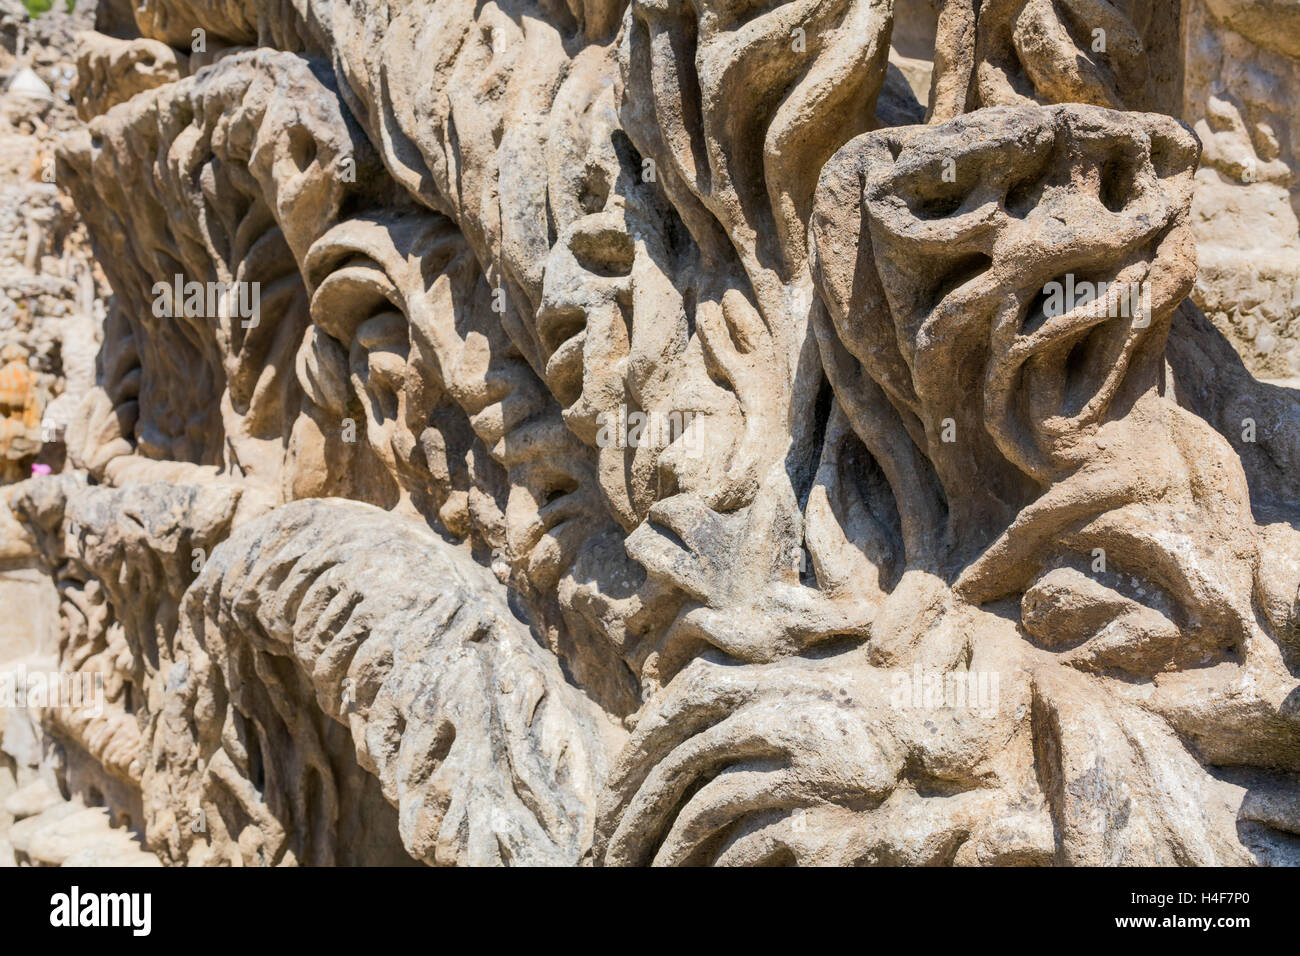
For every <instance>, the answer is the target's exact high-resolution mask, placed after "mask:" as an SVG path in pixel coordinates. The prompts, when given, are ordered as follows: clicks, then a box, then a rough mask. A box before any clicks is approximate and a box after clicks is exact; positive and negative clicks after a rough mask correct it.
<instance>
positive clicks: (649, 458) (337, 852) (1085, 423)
mask: <svg viewBox="0 0 1300 956" xmlns="http://www.w3.org/2000/svg"><path fill="white" fill-rule="evenodd" d="M1262 6H1267V4H1262V3H1226V2H1223V3H1221V2H1217V0H1188V3H1186V4H1182V5H1180V4H1179V3H1176V2H1173V0H1168V2H1166V0H1162V2H1160V3H1156V4H1140V3H1104V2H1099V0H1098V2H1093V0H1063V2H1057V3H1050V2H1047V0H987V2H984V3H976V2H971V0H943V2H939V3H930V2H928V0H898V2H894V0H834V2H814V0H791V2H778V3H772V4H767V5H760V6H745V5H743V4H742V5H736V4H727V3H722V2H719V0H708V2H700V3H694V4H692V3H685V2H679V0H630V2H628V3H623V2H620V0H583V2H579V0H566V2H565V3H550V2H546V3H543V2H539V0H497V2H487V3H483V2H477V0H412V2H409V3H405V4H398V5H389V4H383V3H376V2H371V0H358V2H351V3H344V2H342V0H284V2H280V3H276V4H262V3H252V2H223V3H207V2H199V0H166V2H160V0H144V2H142V3H140V4H139V5H138V7H137V9H136V10H135V14H134V15H135V31H134V32H135V33H137V34H138V36H135V37H132V38H123V37H109V36H106V35H103V34H89V35H86V36H85V37H83V40H82V42H83V52H82V54H81V57H80V61H79V62H80V70H81V76H80V79H79V80H78V84H77V87H76V89H77V99H78V103H77V107H78V110H79V115H80V116H81V117H82V119H83V120H84V121H85V129H84V130H83V131H80V132H79V133H78V135H76V136H74V137H69V138H68V139H67V140H66V141H65V142H64V144H63V146H62V147H61V149H60V151H59V155H58V180H59V182H60V184H61V186H62V187H63V188H64V189H66V190H67V191H68V193H69V194H70V195H71V196H72V197H73V199H74V201H75V203H76V207H77V210H78V211H79V213H80V214H81V215H82V216H83V217H84V219H85V221H86V223H87V226H88V229H89V233H90V235H91V237H92V240H93V241H94V244H95V249H96V254H97V257H98V261H99V262H100V263H101V264H102V268H103V270H104V272H105V274H106V275H107V278H108V280H109V282H110V284H111V286H112V289H113V294H114V295H113V300H112V302H111V305H110V307H109V309H108V311H107V314H106V316H105V317H104V320H103V345H102V347H101V350H100V354H99V358H98V362H97V369H96V383H95V386H94V388H92V389H91V390H90V391H89V392H88V394H87V395H86V396H85V398H84V401H83V402H82V403H81V405H80V407H79V411H78V413H77V416H76V419H75V421H73V422H72V423H71V425H70V426H69V428H68V429H67V434H66V455H67V465H66V467H65V468H64V470H63V473H61V474H52V475H47V476H41V477H34V478H31V479H30V480H28V481H26V482H24V483H23V484H21V485H19V486H17V487H16V488H15V489H14V490H13V491H12V493H11V494H10V495H9V496H8V507H9V509H10V511H11V513H12V516H13V521H12V524H13V526H14V527H15V528H18V527H20V526H21V528H22V529H23V530H22V532H21V533H22V534H23V535H25V536H26V538H24V541H25V542H26V544H25V545H24V547H26V548H27V549H28V550H29V551H30V552H31V553H33V554H39V556H40V560H41V562H42V565H43V567H44V568H45V569H46V572H47V573H48V575H49V576H50V577H51V579H53V580H54V581H56V582H57V583H58V586H59V592H60V600H61V605H62V608H63V612H62V613H63V624H62V633H61V636H60V643H59V652H58V667H59V668H60V669H61V670H62V671H65V672H68V673H94V674H100V675H103V678H102V679H103V681H104V685H105V688H106V700H105V706H104V708H103V711H102V713H99V714H97V715H95V716H94V717H89V716H86V715H83V714H75V713H73V714H70V713H68V712H66V711H59V710H57V709H56V708H53V707H51V708H48V709H47V710H46V711H45V712H44V715H43V717H42V721H41V722H42V726H43V728H44V732H45V733H47V734H48V735H50V738H51V739H52V740H54V741H57V742H58V746H59V747H60V748H62V750H63V752H65V754H67V755H69V756H65V757H64V758H63V759H64V761H65V763H66V765H67V766H73V765H75V766H76V767H78V768H82V769H79V770H77V772H76V773H72V774H65V776H66V777H67V781H65V783H67V786H68V787H69V788H70V789H73V790H75V789H77V782H78V781H83V780H89V779H91V778H93V777H94V768H96V767H98V768H102V775H103V778H104V780H105V781H107V780H110V779H111V781H112V783H111V785H110V784H108V783H103V784H102V785H96V786H97V793H98V794H99V796H100V797H101V798H102V799H103V800H104V801H105V802H106V803H107V804H108V805H109V806H110V807H111V808H113V809H115V810H120V812H121V813H123V814H125V815H126V816H127V817H128V818H129V820H130V822H131V824H132V826H134V827H135V828H136V829H138V830H139V831H140V834H141V839H142V841H143V844H144V845H145V846H146V847H147V848H148V849H149V850H150V851H151V852H152V853H154V854H155V855H157V856H158V857H159V858H160V859H161V860H162V861H163V862H165V863H170V864H187V865H282V864H302V865H309V864H315V865H320V864H391V863H396V862H402V863H413V862H422V863H427V864H435V865H488V864H492V865H496V864H505V865H509V864H523V865H577V864H583V865H604V866H621V865H649V864H656V865H698V864H749V865H758V864H762V865H784V864H799V865H809V864H877V865H878V864H885V865H931V864H956V865H1007V864H1015V865H1130V864H1180V865H1210V864H1230V865H1246V864H1265V865H1282V864H1292V865H1294V864H1298V863H1300V784H1298V783H1297V781H1300V708H1298V707H1297V701H1298V700H1300V530H1298V528H1300V523H1298V522H1300V485H1298V484H1297V481H1296V474H1297V471H1296V468H1297V467H1300V395H1297V393H1296V392H1295V391H1294V390H1293V389H1289V388H1286V387H1284V386H1281V385H1276V384H1268V383H1263V382H1260V381H1258V380H1256V379H1255V378H1254V377H1252V375H1251V374H1250V372H1249V371H1248V370H1247V367H1246V366H1245V365H1243V363H1242V360H1241V359H1240V358H1239V357H1238V355H1237V354H1236V353H1235V352H1234V351H1233V349H1232V346H1231V345H1230V344H1229V341H1228V340H1227V339H1225V337H1224V335H1223V334H1222V333H1221V332H1220V331H1219V330H1218V329H1217V328H1216V325H1215V324H1214V322H1212V321H1210V320H1209V319H1207V317H1206V315H1204V314H1203V313H1202V312H1201V311H1200V310H1199V309H1198V307H1197V306H1196V305H1195V304H1194V303H1193V302H1192V300H1191V299H1189V295H1190V294H1191V293H1192V292H1193V290H1194V288H1197V286H1196V283H1197V281H1198V273H1197V244H1198V242H1200V243H1202V244H1204V243H1205V242H1206V241H1207V240H1206V234H1205V231H1204V229H1203V226H1204V218H1203V216H1204V212H1203V211H1204V209H1205V208H1207V203H1213V202H1224V203H1227V204H1229V205H1231V204H1232V202H1233V201H1234V200H1233V198H1232V197H1231V196H1229V197H1227V198H1224V197H1223V196H1222V195H1221V194H1220V193H1217V192H1213V191H1209V192H1206V191H1198V190H1200V189H1201V187H1202V186H1203V185H1204V184H1205V182H1206V177H1205V175H1204V169H1205V168H1206V167H1205V166H1202V167H1201V169H1202V172H1201V173H1198V164H1201V163H1202V150H1203V145H1204V146H1205V148H1206V149H1207V151H1208V152H1207V157H1208V166H1209V168H1213V169H1216V170H1220V171H1222V169H1224V168H1226V167H1225V166H1224V164H1225V163H1230V162H1231V160H1230V159H1229V158H1226V157H1229V154H1231V152H1232V148H1233V143H1235V142H1236V140H1232V142H1229V141H1228V140H1227V139H1224V140H1219V139H1213V138H1207V137H1206V132H1205V130H1204V129H1202V127H1201V125H1198V126H1197V128H1196V130H1195V131H1194V130H1193V129H1191V128H1190V127H1189V126H1188V125H1185V124H1184V123H1182V122H1180V120H1179V118H1178V117H1180V116H1181V115H1182V111H1183V109H1184V101H1183V93H1184V83H1185V82H1186V83H1189V84H1190V83H1193V82H1201V81H1202V80H1203V79H1204V77H1203V75H1201V74H1197V73H1196V70H1199V69H1201V67H1199V66H1196V65H1195V64H1196V63H1200V62H1201V61H1200V60H1196V59H1195V58H1189V57H1188V56H1185V55H1184V53H1185V51H1184V50H1183V48H1182V46H1181V41H1180V40H1179V36H1180V35H1181V34H1180V33H1179V23H1180V18H1182V17H1183V16H1187V17H1192V18H1193V19H1194V22H1196V23H1201V22H1202V20H1198V19H1195V18H1198V17H1199V18H1203V17H1204V16H1213V17H1215V18H1218V20H1219V21H1222V22H1223V23H1225V24H1227V25H1228V28H1230V29H1231V30H1234V31H1238V32H1240V33H1241V35H1242V36H1248V37H1256V35H1257V34H1260V31H1261V28H1260V26H1259V23H1260V20H1259V8H1260V7H1262ZM1189 10H1190V12H1188V11H1189ZM1207 10H1208V11H1209V13H1208V14H1207V13H1206V11H1207ZM1293 21H1294V18H1291V19H1288V20H1285V21H1284V23H1283V26H1284V27H1285V29H1284V30H1280V28H1279V31H1275V32H1282V33H1284V34H1285V35H1284V36H1278V37H1274V38H1272V39H1270V40H1269V41H1268V42H1269V43H1271V44H1273V45H1274V46H1276V45H1278V44H1280V45H1281V47H1282V48H1281V49H1279V50H1277V51H1276V55H1277V56H1278V57H1291V56H1293V55H1294V52H1295V51H1294V50H1293V49H1292V47H1300V34H1297V33H1296V31H1297V30H1298V29H1300V24H1297V23H1296V22H1293ZM1265 32H1270V31H1268V30H1266V31H1265ZM1292 34H1296V35H1295V36H1292ZM927 37H928V38H930V39H929V40H927ZM927 42H930V43H932V45H933V49H932V51H930V52H929V53H928V54H927V53H925V51H924V49H923V47H924V45H925V44H926V43H927ZM1225 42H1229V41H1225ZM1230 42H1231V43H1235V42H1236V41H1235V40H1234V41H1230ZM1255 42H1259V43H1263V42H1265V41H1264V40H1263V39H1258V38H1257V39H1256V41H1255ZM900 47H901V50H900ZM1270 48H1271V47H1270ZM1279 62H1280V61H1279ZM1288 75H1289V74H1288ZM1198 76H1200V79H1197V77H1198ZM927 77H929V80H928V85H929V89H928V102H922V99H925V97H922V98H920V99H918V98H917V97H916V96H915V91H914V88H915V87H916V86H918V85H923V84H925V83H926V82H927V80H926V78H927ZM1293 92H1294V91H1293ZM1244 95H1246V96H1247V99H1249V96H1251V95H1253V94H1251V93H1249V92H1247V93H1246V94H1244ZM1265 114H1267V110H1265V111H1263V112H1258V111H1257V112H1256V113H1252V114H1251V115H1252V117H1253V119H1252V120H1251V122H1252V123H1253V124H1254V125H1253V126H1252V127H1251V129H1252V130H1254V132H1253V133H1252V134H1251V135H1252V137H1253V140H1252V141H1257V140H1259V137H1260V136H1264V138H1265V139H1268V137H1267V136H1265V132H1264V131H1265V127H1267V126H1268V125H1269V122H1270V121H1269V120H1268V119H1267V117H1266V115H1265ZM1216 115H1217V114H1216ZM1268 115H1272V114H1268ZM1243 128H1244V127H1243ZM1198 134H1200V138H1198ZM1225 135H1226V134H1225ZM1238 138H1240V137H1238ZM1229 139H1231V137H1229ZM1268 142H1269V143H1271V144H1272V145H1271V146H1269V149H1275V150H1276V151H1278V153H1279V155H1280V156H1285V160H1282V159H1278V160H1277V162H1278V163H1280V164H1281V165H1279V166H1278V168H1279V169H1280V168H1282V166H1286V165H1288V164H1290V166H1294V164H1295V162H1296V161H1297V155H1296V153H1295V152H1294V150H1293V149H1292V146H1291V144H1290V141H1289V140H1287V141H1286V142H1283V141H1282V139H1281V138H1279V137H1274V138H1273V139H1268ZM1238 145H1239V144H1238ZM1258 148H1259V144H1258V142H1256V149H1258ZM1270 168H1271V167H1270ZM1278 177H1280V178H1278V179H1277V182H1278V183H1279V184H1280V183H1282V182H1283V181H1284V180H1285V183H1286V184H1288V188H1289V184H1290V178H1289V177H1290V174H1289V173H1286V174H1285V175H1283V174H1282V173H1279V174H1278ZM1216 197H1217V198H1216ZM1233 209H1234V215H1236V216H1237V217H1238V218H1239V219H1240V220H1241V221H1243V222H1245V221H1247V220H1248V218H1249V217H1250V216H1251V215H1252V214H1253V210H1254V209H1255V207H1254V206H1252V205H1249V204H1247V205H1243V206H1241V207H1236V206H1233ZM1250 221H1251V222H1254V220H1253V219H1252V220H1250ZM1225 288H1227V287H1226V286H1225V285H1224V284H1223V283H1222V282H1218V280H1216V284H1214V290H1217V291H1212V295H1218V296H1220V297H1222V295H1223V294H1224V291H1223V290H1224V289H1225ZM1209 295H1211V293H1206V292H1205V287H1204V284H1203V286H1202V288H1201V291H1200V292H1198V298H1199V299H1200V300H1201V301H1206V300H1207V296H1209ZM1275 298H1276V301H1282V299H1283V298H1284V296H1283V295H1282V294H1281V293H1278V294H1277V297H1275ZM1216 301H1217V300H1216ZM1215 310H1216V311H1215V315H1214V316H1212V317H1213V318H1216V320H1217V321H1219V322H1221V323H1222V322H1224V321H1226V320H1225V319H1223V318H1222V316H1221V315H1220V313H1222V314H1223V315H1226V314H1228V313H1229V312H1230V311H1231V309H1229V308H1228V307H1226V306H1224V307H1222V308H1221V307H1219V306H1215ZM1293 317H1294V311H1293V310H1292V311H1291V312H1290V313H1288V314H1287V316H1286V317H1285V321H1286V322H1290V321H1291V320H1292V319H1293ZM1281 321H1283V319H1281V318H1278V322H1281ZM1246 364H1247V365H1251V366H1254V367H1258V365H1257V363H1255V361H1254V359H1253V357H1251V356H1247V363H1246ZM1270 368H1272V366H1270ZM0 527H4V525H0ZM87 768H88V769H87ZM68 781H70V782H68ZM85 786H88V785H83V789H84V788H85Z"/></svg>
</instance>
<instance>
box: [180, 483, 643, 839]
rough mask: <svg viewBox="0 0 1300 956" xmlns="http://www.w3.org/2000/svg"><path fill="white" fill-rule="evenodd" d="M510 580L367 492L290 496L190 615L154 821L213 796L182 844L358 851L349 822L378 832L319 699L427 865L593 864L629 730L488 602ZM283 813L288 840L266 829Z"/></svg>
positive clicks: (247, 529) (198, 587)
mask: <svg viewBox="0 0 1300 956" xmlns="http://www.w3.org/2000/svg"><path fill="white" fill-rule="evenodd" d="M494 584H495V581H493V580H492V578H491V576H490V574H488V573H487V572H486V570H485V569H483V568H481V567H479V566H477V565H475V564H474V563H473V562H472V561H469V560H467V556H466V555H465V554H464V553H463V552H458V551H456V550H455V549H453V548H451V547H450V546H448V545H446V544H445V543H443V542H441V541H439V540H438V539H436V538H435V537H433V536H432V535H429V534H419V533H416V532H414V531H413V530H412V529H411V527H410V526H409V525H408V524H406V523H405V522H402V521H398V520H394V519H392V518H390V517H389V516H388V515H386V514H385V513H384V512H382V511H380V510H378V509H375V508H373V507H370V506H367V505H362V504H358V503H354V502H345V501H340V500H328V501H311V502H298V503H294V504H290V505H287V506H285V507H284V508H281V509H278V510H276V511H274V512H272V513H270V514H269V515H267V516H265V517H264V518H262V519H260V520H258V521H255V522H252V523H250V524H247V525H245V526H244V527H243V528H241V529H240V530H239V531H238V532H236V534H235V535H233V536H232V537H231V539H230V540H229V541H227V542H225V543H224V544H223V545H222V546H221V547H219V548H217V549H216V550H215V551H214V552H213V555H212V559H211V560H210V561H209V562H208V564H207V566H206V567H205V569H204V571H203V573H202V574H201V575H200V576H199V579H198V580H197V581H196V582H195V584H194V586H193V588H192V589H191V590H190V592H189V594H188V595H187V597H186V600H185V604H184V606H183V608H182V611H181V617H182V621H181V628H180V633H179V637H178V646H179V648H180V650H181V653H180V655H179V656H178V659H177V663H176V664H175V665H174V667H173V670H172V672H171V674H170V676H169V677H168V682H167V688H168V690H167V702H166V704H165V707H164V709H165V713H164V717H163V727H162V729H161V730H160V734H159V739H158V740H157V741H156V742H155V753H156V755H157V760H158V764H157V769H156V770H155V774H156V776H157V778H158V779H160V780H165V781H167V782H168V783H169V784H170V785H171V788H172V789H171V791H170V793H169V794H168V796H167V797H166V798H165V802H166V803H167V804H168V806H167V807H166V808H165V809H160V810H159V813H158V819H160V820H162V821H164V822H165V821H167V820H168V819H169V818H170V817H171V816H173V815H174V816H175V817H177V818H178V819H179V818H181V817H182V816H183V815H184V813H185V809H186V808H187V807H190V808H192V807H193V806H194V805H195V804H197V805H198V806H200V807H203V808H205V809H206V810H207V815H208V819H209V820H211V821H213V829H212V833H211V836H210V837H205V836H203V835H201V834H193V833H189V832H186V830H185V829H184V828H182V829H181V833H182V837H181V839H182V842H181V843H180V844H179V845H173V846H171V847H170V850H171V852H172V853H174V854H176V855H177V856H178V857H179V858H181V859H188V860H190V861H191V862H198V861H200V860H205V861H212V862H215V861H216V860H217V859H222V858H227V857H231V856H233V857H234V858H235V859H236V860H238V859H243V861H244V862H248V863H251V862H258V861H259V860H265V862H287V861H288V860H289V859H296V860H298V861H299V862H316V863H323V862H329V861H331V860H336V859H339V857H338V856H337V854H339V853H342V852H344V847H343V842H342V836H343V833H342V828H343V827H344V826H345V825H350V826H351V827H353V830H352V831H351V832H352V833H353V834H354V835H361V836H364V835H366V834H367V830H368V828H367V826H366V822H365V821H364V820H352V821H348V820H346V819H344V816H345V813H346V811H348V810H351V811H352V812H357V811H359V810H360V809H362V808H360V807H357V806H352V807H346V806H345V805H344V802H345V801H346V799H347V796H346V794H345V793H344V790H343V781H342V780H337V781H336V780H335V779H334V774H335V773H336V771H335V769H334V768H335V767H336V766H337V760H338V754H337V749H336V748H337V743H338V741H337V739H336V737H337V734H336V733H334V732H332V731H331V730H330V728H329V727H327V726H323V725H322V724H320V723H319V722H316V721H313V720H312V719H311V718H310V717H309V716H307V715H305V714H304V713H303V712H301V711H300V710H299V709H298V703H299V702H300V701H302V700H303V699H304V696H303V695H304V694H306V695H307V699H311V700H313V701H314V702H315V704H316V706H318V707H319V708H320V713H322V714H324V715H325V717H326V721H327V723H328V722H329V721H333V722H336V724H335V729H336V730H339V731H341V730H342V728H343V727H346V728H347V729H348V731H350V733H351V739H352V741H353V743H354V745H355V750H356V757H355V759H356V762H357V763H358V764H359V765H360V766H361V767H363V768H365V769H366V770H368V771H370V772H371V773H373V774H375V775H376V776H377V777H378V780H379V782H380V784H381V786H382V789H383V794H384V796H385V798H387V800H388V801H389V802H390V803H391V804H393V806H395V807H396V808H397V811H398V823H399V830H400V834H401V838H402V843H403V845H404V846H405V847H406V849H407V850H408V851H409V852H410V854H411V855H412V856H413V857H415V858H416V859H420V860H424V861H426V862H428V863H442V864H450V863H462V864H463V863H478V864H485V863H534V864H539V863H550V864H554V863H576V862H578V861H579V860H580V859H581V857H582V856H583V854H584V852H585V850H586V849H587V847H588V845H589V841H590V833H591V824H592V821H591V816H590V812H589V809H588V808H589V807H590V805H591V803H592V801H593V799H594V795H595V789H596V787H597V786H598V784H599V781H600V780H602V779H603V776H604V768H605V765H606V760H607V757H606V753H607V750H608V748H609V747H610V746H611V745H612V744H613V743H615V742H616V741H617V739H618V731H617V729H616V728H615V725H613V724H612V722H610V721H609V719H608V718H607V717H606V716H605V715H604V714H602V713H601V712H600V711H599V710H598V709H597V708H595V707H594V706H593V705H592V704H591V703H590V701H588V700H586V699H585V698H584V697H583V696H582V695H581V694H580V693H578V692H577V691H575V690H574V689H573V688H572V687H570V686H568V684H566V682H565V680H564V677H563V676H562V675H561V673H560V671H559V668H558V666H557V665H556V662H555V660H554V658H553V657H551V656H550V655H549V654H548V653H547V652H546V651H545V650H543V649H542V648H539V647H538V646H537V645H536V644H535V643H534V642H533V640H532V638H531V637H530V636H529V635H528V633H527V631H526V629H525V628H524V627H522V626H521V625H520V624H519V622H518V621H516V620H515V619H514V618H513V616H512V615H511V613H510V611H509V610H508V609H507V608H506V606H505V604H504V602H501V601H499V600H498V601H494V600H491V599H490V597H489V595H491V594H492V593H493V589H492V585H494ZM271 821H273V826H274V832H276V833H277V834H280V835H281V839H280V841H278V842H276V843H275V845H274V846H272V845H268V844H267V843H265V842H264V841H263V840H262V839H261V837H260V836H256V834H258V833H260V832H265V831H266V829H267V828H268V823H269V822H271ZM373 834H374V838H376V839H377V838H378V837H379V836H380V835H381V834H382V827H381V826H379V825H376V826H375V828H374V831H373ZM250 837H251V839H250ZM336 840H337V841H338V842H337V843H336V842H334V841H336ZM259 854H260V856H259Z"/></svg>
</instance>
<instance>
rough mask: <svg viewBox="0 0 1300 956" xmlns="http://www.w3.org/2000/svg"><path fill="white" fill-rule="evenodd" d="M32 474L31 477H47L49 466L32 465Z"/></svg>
mask: <svg viewBox="0 0 1300 956" xmlns="http://www.w3.org/2000/svg"><path fill="white" fill-rule="evenodd" d="M32 474H33V475H48V474H50V466H49V465H42V464H41V463H40V462H37V463H36V464H34V465H32Z"/></svg>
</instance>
